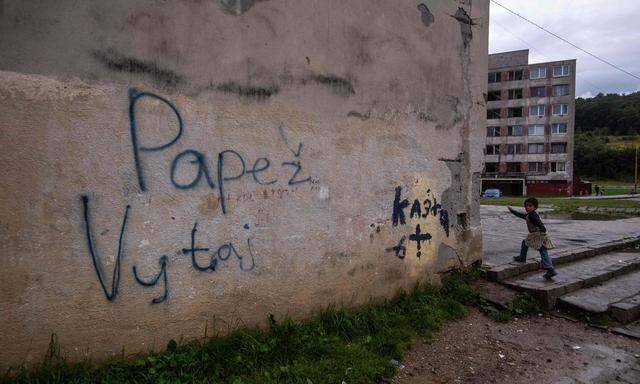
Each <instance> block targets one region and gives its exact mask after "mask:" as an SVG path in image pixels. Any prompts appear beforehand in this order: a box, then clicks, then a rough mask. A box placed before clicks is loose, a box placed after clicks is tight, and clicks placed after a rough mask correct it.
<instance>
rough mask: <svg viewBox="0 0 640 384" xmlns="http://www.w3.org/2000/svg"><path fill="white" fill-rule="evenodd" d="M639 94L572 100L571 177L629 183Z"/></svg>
mask: <svg viewBox="0 0 640 384" xmlns="http://www.w3.org/2000/svg"><path fill="white" fill-rule="evenodd" d="M636 146H640V92H635V93H631V94H628V95H618V94H608V95H603V94H598V95H597V96H596V97H593V98H590V99H583V98H578V99H576V136H575V151H574V160H575V163H574V164H575V174H576V175H578V176H580V177H581V178H585V179H605V180H624V181H628V182H633V176H634V162H635V148H636Z"/></svg>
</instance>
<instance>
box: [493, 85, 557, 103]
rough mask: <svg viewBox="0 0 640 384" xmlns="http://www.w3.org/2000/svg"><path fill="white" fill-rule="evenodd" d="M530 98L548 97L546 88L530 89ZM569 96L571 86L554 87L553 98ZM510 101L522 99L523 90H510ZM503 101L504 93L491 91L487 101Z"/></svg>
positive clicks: (508, 94)
mask: <svg viewBox="0 0 640 384" xmlns="http://www.w3.org/2000/svg"><path fill="white" fill-rule="evenodd" d="M529 92H530V95H531V96H530V97H546V90H545V87H531V88H529ZM568 94H569V84H558V85H554V86H553V96H567V95H568ZM507 97H508V99H509V100H517V99H522V88H514V89H509V90H508V92H507ZM498 100H502V91H501V90H497V91H489V92H488V93H487V101H498Z"/></svg>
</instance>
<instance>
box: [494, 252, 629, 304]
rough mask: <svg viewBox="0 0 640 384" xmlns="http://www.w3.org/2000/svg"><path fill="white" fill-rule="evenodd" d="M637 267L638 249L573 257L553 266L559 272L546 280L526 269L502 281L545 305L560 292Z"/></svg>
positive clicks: (580, 287) (609, 277)
mask: <svg viewBox="0 0 640 384" xmlns="http://www.w3.org/2000/svg"><path fill="white" fill-rule="evenodd" d="M638 269H640V251H638V250H629V251H626V252H614V253H607V254H604V255H600V256H598V257H591V258H588V259H583V260H579V261H575V262H572V263H569V264H565V265H561V266H559V267H556V271H557V272H558V275H557V276H556V277H555V278H554V280H553V281H546V280H545V279H544V278H543V277H542V273H541V271H538V272H532V273H527V274H524V275H521V276H518V277H516V278H513V279H510V280H505V281H503V282H502V283H503V284H504V285H506V286H508V287H510V288H513V289H516V290H519V291H525V292H528V293H530V294H531V295H532V296H533V297H535V298H536V299H538V301H539V302H540V303H541V304H542V305H543V306H545V307H546V308H548V309H552V308H553V307H554V306H555V304H556V300H557V299H558V298H559V297H560V296H563V295H566V294H568V293H571V292H575V291H577V290H579V289H583V288H587V287H592V286H594V285H597V284H600V283H602V282H605V281H607V280H610V279H612V278H614V277H616V276H620V275H623V274H626V273H629V272H632V271H635V270H638Z"/></svg>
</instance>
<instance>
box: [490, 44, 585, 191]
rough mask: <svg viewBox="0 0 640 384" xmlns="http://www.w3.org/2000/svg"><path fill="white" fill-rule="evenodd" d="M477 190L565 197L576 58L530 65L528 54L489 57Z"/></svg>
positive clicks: (568, 180) (569, 169) (569, 168)
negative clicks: (484, 127)
mask: <svg viewBox="0 0 640 384" xmlns="http://www.w3.org/2000/svg"><path fill="white" fill-rule="evenodd" d="M488 81H489V86H488V91H487V132H486V146H485V156H484V159H485V166H484V171H483V175H482V190H483V191H484V190H486V189H489V188H498V189H500V190H501V191H502V193H503V194H505V195H516V196H519V195H522V196H544V195H565V196H570V195H571V192H572V184H573V142H574V140H573V136H574V124H575V89H576V87H575V84H576V60H575V59H572V60H563V61H554V62H548V63H536V64H529V50H528V49H526V50H520V51H512V52H504V53H496V54H492V55H489V76H488Z"/></svg>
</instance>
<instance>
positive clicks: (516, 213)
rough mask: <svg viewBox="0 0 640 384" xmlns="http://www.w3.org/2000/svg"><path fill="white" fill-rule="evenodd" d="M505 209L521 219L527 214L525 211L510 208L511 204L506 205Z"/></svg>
mask: <svg viewBox="0 0 640 384" xmlns="http://www.w3.org/2000/svg"><path fill="white" fill-rule="evenodd" d="M507 209H508V210H509V212H511V213H512V214H513V215H514V216H518V217H519V218H521V219H526V218H527V215H526V214H525V213H520V212H518V211H516V210H515V209H513V208H511V206H507Z"/></svg>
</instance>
